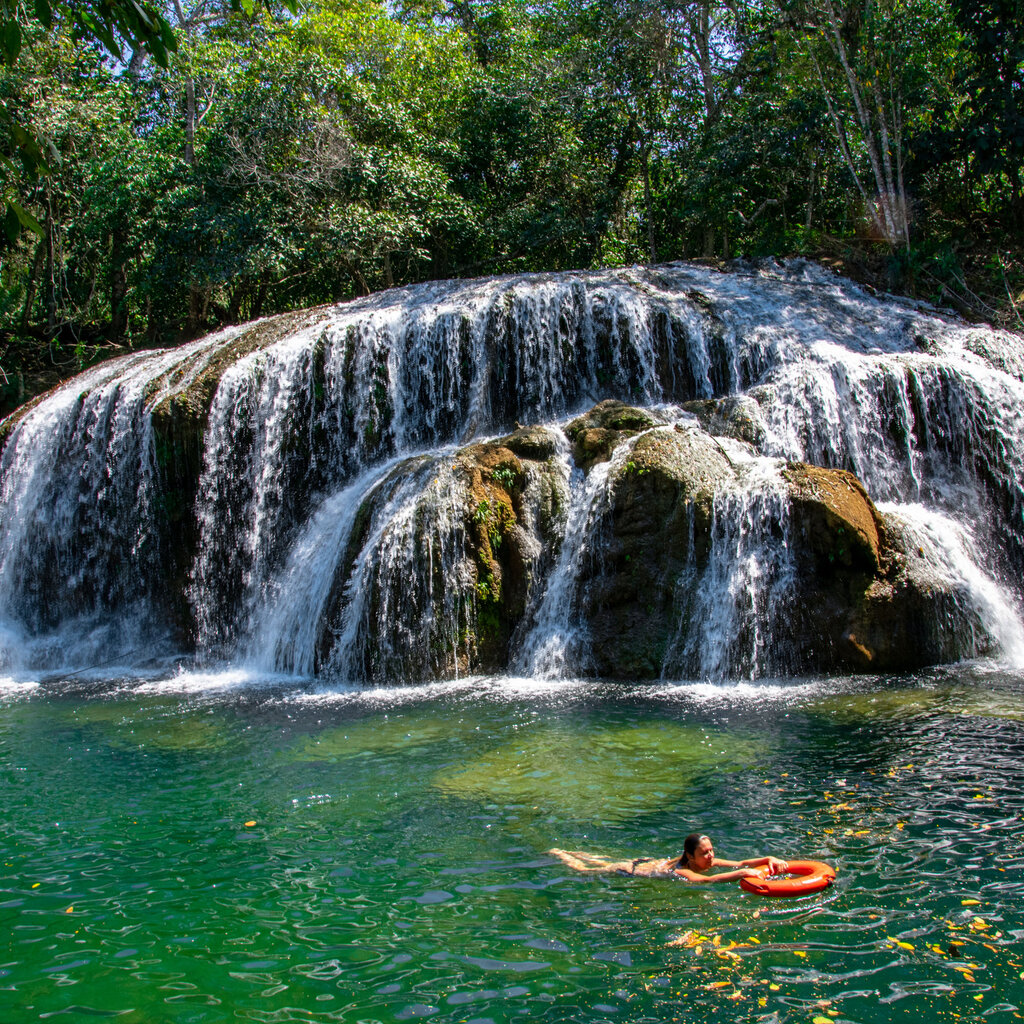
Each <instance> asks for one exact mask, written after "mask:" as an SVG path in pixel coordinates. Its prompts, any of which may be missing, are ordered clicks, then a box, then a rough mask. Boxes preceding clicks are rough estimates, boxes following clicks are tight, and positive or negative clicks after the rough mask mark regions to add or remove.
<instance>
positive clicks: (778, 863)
mask: <svg viewBox="0 0 1024 1024" xmlns="http://www.w3.org/2000/svg"><path fill="white" fill-rule="evenodd" d="M788 870H789V864H788V862H786V861H784V860H779V859H778V857H769V858H768V874H769V875H784V874H785V873H786V872H787V871H788Z"/></svg>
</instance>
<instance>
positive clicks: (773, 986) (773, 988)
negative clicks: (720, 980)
mask: <svg viewBox="0 0 1024 1024" xmlns="http://www.w3.org/2000/svg"><path fill="white" fill-rule="evenodd" d="M1021 977H1022V978H1024V974H1022V975H1021ZM768 991H769V992H778V991H779V986H778V985H776V984H775V983H774V982H773V983H772V984H771V985H769V986H768Z"/></svg>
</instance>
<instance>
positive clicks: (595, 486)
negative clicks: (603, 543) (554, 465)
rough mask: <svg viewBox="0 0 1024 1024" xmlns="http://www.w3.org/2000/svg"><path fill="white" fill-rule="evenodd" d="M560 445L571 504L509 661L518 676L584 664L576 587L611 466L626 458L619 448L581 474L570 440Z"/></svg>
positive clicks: (555, 673)
mask: <svg viewBox="0 0 1024 1024" xmlns="http://www.w3.org/2000/svg"><path fill="white" fill-rule="evenodd" d="M563 441H564V436H563ZM560 447H561V452H560V456H561V457H560V468H561V473H562V475H563V478H564V480H565V482H566V484H567V493H568V496H569V509H568V512H567V514H566V517H565V522H564V524H563V525H562V539H561V545H560V547H559V555H558V561H557V563H556V564H555V566H554V568H553V569H552V571H551V573H550V575H549V577H548V584H547V587H546V589H545V590H544V593H543V596H542V597H541V598H540V600H539V602H538V606H537V607H536V609H535V610H534V611H533V612H532V615H530V616H528V618H527V619H526V622H525V623H524V625H525V627H526V628H525V630H524V632H525V637H524V639H523V640H522V643H521V646H520V649H519V651H518V654H517V655H516V659H515V662H514V663H513V665H512V671H513V672H514V673H515V674H517V675H522V676H537V677H539V678H541V679H559V678H562V677H563V676H565V675H571V674H577V673H581V672H583V671H584V670H585V669H586V667H587V656H586V647H587V635H586V627H585V625H584V624H583V623H582V622H581V621H580V620H579V617H578V614H577V597H576V591H577V588H578V587H579V584H580V571H581V568H582V566H583V565H584V562H585V557H586V555H587V554H588V540H589V538H590V536H591V530H592V527H593V523H594V520H595V519H596V517H597V516H598V515H599V514H600V512H601V510H602V508H603V505H604V503H605V502H606V501H607V499H608V484H609V480H610V479H611V474H612V470H613V468H615V466H617V465H620V464H621V463H622V462H623V461H625V451H626V448H623V449H621V450H620V452H618V453H616V460H617V461H615V462H614V463H613V462H609V463H604V464H602V465H599V466H595V467H594V468H593V470H591V472H590V474H589V476H587V477H586V478H584V476H583V474H582V473H581V472H579V471H578V470H574V469H573V468H572V467H571V466H570V462H569V454H568V451H567V449H568V445H567V444H563V445H562V446H560Z"/></svg>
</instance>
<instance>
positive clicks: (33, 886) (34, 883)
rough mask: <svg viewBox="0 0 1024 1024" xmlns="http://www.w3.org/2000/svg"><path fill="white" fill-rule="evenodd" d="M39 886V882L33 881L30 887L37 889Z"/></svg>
mask: <svg viewBox="0 0 1024 1024" xmlns="http://www.w3.org/2000/svg"><path fill="white" fill-rule="evenodd" d="M39 886H40V883H39V882H33V883H32V888H33V889H38V888H39Z"/></svg>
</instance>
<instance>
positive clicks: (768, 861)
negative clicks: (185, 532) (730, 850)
mask: <svg viewBox="0 0 1024 1024" xmlns="http://www.w3.org/2000/svg"><path fill="white" fill-rule="evenodd" d="M715 863H716V864H717V863H719V861H718V860H717V858H716V860H715ZM722 863H725V862H724V861H723V862H722ZM739 863H740V864H746V865H747V867H750V868H760V867H766V868H768V874H769V875H784V874H785V873H786V869H787V868H788V867H789V864H787V863H786V861H784V860H779V858H778V857H748V858H747V859H746V860H741V861H739Z"/></svg>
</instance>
